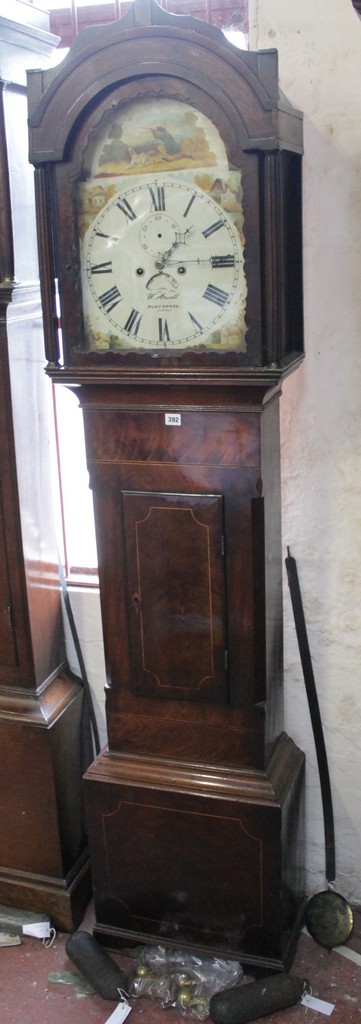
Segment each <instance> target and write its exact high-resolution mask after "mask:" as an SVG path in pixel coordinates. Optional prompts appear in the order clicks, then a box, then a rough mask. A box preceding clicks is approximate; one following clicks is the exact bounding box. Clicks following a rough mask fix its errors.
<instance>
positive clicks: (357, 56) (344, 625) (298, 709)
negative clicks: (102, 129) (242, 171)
mask: <svg viewBox="0 0 361 1024" xmlns="http://www.w3.org/2000/svg"><path fill="white" fill-rule="evenodd" d="M250 8H251V11H250V14H251V37H250V49H252V50H254V49H265V48H268V47H275V48H276V49H277V50H278V53H279V73H280V85H281V89H282V90H283V92H284V93H285V94H286V96H287V97H288V99H289V100H290V101H291V102H292V103H293V105H294V106H295V107H298V108H299V109H301V110H303V111H304V148H305V155H304V303H305V347H306V359H305V362H304V364H303V366H302V368H301V369H300V370H298V371H297V372H296V373H295V374H294V375H293V376H292V377H290V378H289V379H288V380H287V381H286V382H285V384H284V388H283V398H282V402H281V409H282V411H281V417H282V481H283V538H284V546H285V548H286V545H287V544H289V545H290V548H291V553H292V554H293V555H294V557H295V558H296V560H297V566H298V573H299V577H300V584H301V590H302V595H303V601H304V609H305V615H306V621H307V629H308V637H309V643H310V648H311V653H312V659H313V666H314V673H315V679H316V685H317V691H318V696H319V703H320V709H321V714H322V719H323V726H324V732H325V742H326V748H327V753H328V760H329V770H330V776H331V785H332V793H333V803H334V814H335V832H336V867H337V883H338V887H339V889H340V891H342V892H344V894H345V895H346V896H348V897H349V898H350V899H352V900H353V902H354V903H358V904H360V903H361V870H360V864H361V785H360V769H361V287H360V279H361V89H360V68H361V20H360V19H359V17H358V15H357V14H356V12H355V11H354V9H353V7H352V3H351V0H332V3H331V4H330V3H329V0H316V2H315V0H302V3H294V2H290V0H250ZM284 603H285V693H286V729H287V731H288V732H289V733H290V734H291V735H292V736H293V738H294V739H295V740H296V742H298V744H299V745H300V746H301V747H302V748H303V749H304V750H305V752H306V756H307V787H306V812H307V813H306V817H307V836H306V863H307V889H308V892H313V891H315V890H316V889H317V888H318V887H322V886H323V884H324V880H325V876H324V870H325V855H324V835H323V819H322V805H321V800H320V792H319V784H318V773H317V763H316V757H315V749H314V744H313V736H312V731H311V727H310V719H309V714H308V706H307V700H306V696H305V691H304V684H303V677H302V671H301V668H300V661H299V656H298V650H297V643H296V640H295V631H294V625H293V618H292V612H291V608H290V599H289V592H288V587H287V583H285V587H284Z"/></svg>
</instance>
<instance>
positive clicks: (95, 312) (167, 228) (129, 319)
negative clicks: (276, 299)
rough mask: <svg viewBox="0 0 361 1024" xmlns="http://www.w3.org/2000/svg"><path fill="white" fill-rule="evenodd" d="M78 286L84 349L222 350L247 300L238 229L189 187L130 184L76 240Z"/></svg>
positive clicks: (204, 194) (172, 183) (150, 180)
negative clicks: (79, 251) (80, 240)
mask: <svg viewBox="0 0 361 1024" xmlns="http://www.w3.org/2000/svg"><path fill="white" fill-rule="evenodd" d="M82 282H83V302H84V314H85V323H86V328H87V334H88V341H89V345H90V347H91V348H97V347H98V348H113V349H129V348H132V349H134V348H137V349H139V350H142V349H143V350H154V349H162V350H164V349H169V350H173V349H174V348H189V347H196V346H198V345H205V344H206V345H208V346H209V347H211V346H214V345H215V346H221V345H222V341H223V340H224V332H227V331H230V330H233V332H235V335H237V325H238V324H239V323H240V320H241V311H242V302H243V300H244V295H245V282H244V273H243V253H242V247H241V241H240V236H239V233H238V230H237V226H236V224H235V223H234V221H233V220H232V218H231V216H230V215H229V214H228V213H227V212H226V211H225V210H224V209H222V207H221V206H220V205H219V204H218V203H217V202H216V201H215V200H214V199H213V198H212V196H210V195H209V193H208V192H203V191H202V190H201V189H199V188H197V187H195V186H194V185H193V184H192V183H188V182H183V181H179V180H175V179H171V177H170V176H169V177H168V178H165V179H163V180H160V179H159V178H155V176H152V177H149V178H145V179H144V178H142V180H141V181H139V179H138V180H136V179H135V180H134V179H133V184H132V185H129V184H128V185H126V186H125V187H124V188H123V189H122V190H121V192H119V193H118V194H117V195H115V196H113V197H112V199H111V200H110V201H109V202H108V203H107V204H106V205H105V206H104V208H103V209H102V210H101V211H100V213H99V214H98V216H97V217H96V219H95V221H94V222H93V224H92V226H91V228H90V230H89V231H88V233H87V235H86V237H85V239H84V243H83V250H82Z"/></svg>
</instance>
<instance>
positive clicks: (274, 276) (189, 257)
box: [28, 0, 304, 969]
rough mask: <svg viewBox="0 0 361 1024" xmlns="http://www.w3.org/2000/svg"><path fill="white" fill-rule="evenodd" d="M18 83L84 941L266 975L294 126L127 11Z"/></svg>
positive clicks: (221, 45) (284, 807)
mask: <svg viewBox="0 0 361 1024" xmlns="http://www.w3.org/2000/svg"><path fill="white" fill-rule="evenodd" d="M28 89H29V114H30V153H31V160H32V161H33V163H34V164H35V167H36V183H37V208H38V225H39V243H40V262H41V267H42V291H43V307H44V316H45V326H46V340H47V357H48V373H49V374H50V376H51V377H52V379H53V380H54V381H61V382H63V383H64V382H65V383H66V384H68V385H69V386H70V387H72V388H74V389H76V392H77V394H78V397H79V401H80V404H81V406H82V409H83V413H84V425H85V435H86V448H87V462H88V468H89V477H90V486H91V488H92V491H93V496H94V510H95V520H96V531H97V545H98V555H99V579H100V592H101V606H102V619H103V630H104V645H105V654H106V663H107V672H108V681H107V690H106V715H107V729H108V746H107V748H106V749H105V750H104V751H103V752H102V754H101V755H100V756H99V757H97V759H96V760H95V761H94V763H93V764H92V765H91V767H90V768H89V770H88V771H87V772H86V775H85V794H86V805H87V822H88V834H89V844H90V855H91V863H92V875H93V881H94V892H95V907H96V926H95V932H96V935H97V937H98V938H99V939H100V940H101V941H103V942H104V943H106V944H107V945H108V946H109V945H113V946H121V945H123V944H124V943H125V944H129V942H132V941H135V942H152V943H154V942H159V941H161V942H162V943H164V944H165V945H171V946H178V947H182V948H184V947H189V948H192V949H197V950H202V951H203V952H208V953H210V952H212V953H214V952H217V953H222V955H226V954H227V955H230V956H235V957H237V958H238V959H241V960H242V961H243V962H244V963H246V964H250V965H257V966H267V967H271V968H272V967H273V968H275V969H280V968H281V967H283V966H285V965H287V964H289V963H290V961H291V958H292V951H293V948H294V944H295V940H296V937H297V934H298V928H299V923H300V917H301V913H302V900H303V872H302V854H301V850H302V824H303V799H302V792H303V767H304V757H303V754H302V752H301V751H300V750H298V748H297V747H296V746H295V744H294V743H293V741H292V739H291V738H290V737H289V736H287V735H286V734H285V732H284V729H283V698H282V588H281V575H282V573H281V566H282V550H281V514H280V451H279V398H280V392H281V383H282V378H283V376H284V375H285V374H286V373H289V372H291V371H292V370H294V369H295V368H296V367H297V366H298V364H299V363H300V361H301V360H302V358H303V342H302V273H301V154H302V117H301V115H300V114H299V112H297V111H295V110H294V109H293V108H292V107H291V106H290V105H289V103H288V102H287V101H286V100H285V98H284V97H280V93H279V87H278V73H277V53H276V51H274V50H270V51H265V52H262V53H259V54H258V53H247V52H243V51H240V50H238V49H236V48H235V47H234V46H233V45H232V44H230V43H229V42H228V41H227V40H226V39H225V37H224V36H223V34H222V32H220V31H219V30H218V29H213V28H210V27H209V26H207V25H205V24H203V23H202V22H199V21H197V20H195V19H193V18H189V17H178V16H173V15H169V14H166V13H165V12H164V11H162V10H161V8H159V7H158V6H157V4H156V3H154V2H150V3H143V2H139V0H136V2H135V3H134V4H133V6H132V7H131V8H130V9H129V11H128V13H127V15H126V16H125V17H124V18H122V19H121V20H120V21H119V22H118V23H117V24H116V25H111V26H110V27H105V28H104V27H103V28H94V29H87V30H84V31H83V32H82V33H80V35H79V36H78V38H77V40H76V41H75V43H74V44H73V46H72V47H71V49H70V52H69V55H68V56H67V57H66V59H65V60H64V61H63V63H62V64H61V65H60V66H58V67H57V68H56V69H53V70H51V71H47V72H31V73H29V76H28ZM56 282H57V287H58V290H59V299H60V309H61V340H62V348H60V344H59V333H58V320H57V316H56V312H55V301H56V294H55V293H56Z"/></svg>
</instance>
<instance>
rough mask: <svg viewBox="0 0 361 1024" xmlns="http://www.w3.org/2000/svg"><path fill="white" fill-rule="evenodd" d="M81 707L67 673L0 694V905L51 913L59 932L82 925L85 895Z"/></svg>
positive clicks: (87, 868) (74, 682)
mask: <svg viewBox="0 0 361 1024" xmlns="http://www.w3.org/2000/svg"><path fill="white" fill-rule="evenodd" d="M82 704H83V691H82V687H81V686H80V685H79V682H78V681H77V680H76V679H75V677H73V676H72V675H71V673H68V672H65V671H62V672H61V673H60V674H59V675H58V676H55V677H54V678H53V679H52V680H51V681H50V682H49V684H48V686H46V687H44V689H43V690H42V692H41V693H40V694H36V693H34V692H33V693H31V691H30V690H28V691H25V692H23V694H21V693H19V690H17V691H16V692H14V691H13V690H10V689H9V690H8V691H6V692H5V691H4V690H3V691H2V692H1V695H0V752H1V753H0V769H1V779H2V787H1V793H2V799H1V800H0V806H1V831H0V903H2V904H4V905H5V906H10V907H16V908H18V909H20V910H23V909H25V910H32V911H38V912H39V913H45V914H49V916H50V918H51V921H52V924H53V926H54V927H55V928H56V929H57V930H59V931H65V932H71V931H73V930H74V929H75V928H77V927H78V926H79V925H80V924H81V921H82V918H83V916H84V911H85V908H86V906H87V903H88V901H89V899H90V896H91V877H90V865H89V856H88V848H87V841H86V834H85V827H84V821H83V813H82V793H81V779H82V772H83V770H84V763H82V752H81V735H82V721H81V720H82ZM88 760H89V758H88Z"/></svg>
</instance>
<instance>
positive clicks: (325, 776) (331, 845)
mask: <svg viewBox="0 0 361 1024" xmlns="http://www.w3.org/2000/svg"><path fill="white" fill-rule="evenodd" d="M285 564H286V570H287V578H288V585H289V588H290V594H291V601H292V608H293V615H294V620H295V627H296V633H297V640H298V647H299V652H300V657H301V664H302V670H303V678H304V682H305V687H306V693H307V699H308V706H309V709H310V716H311V724H312V729H313V736H314V741H315V748H316V754H317V762H318V771H319V778H320V787H321V797H322V806H323V819H324V829H325V853H326V878H327V881H328V882H330V883H331V882H333V881H334V880H335V876H336V857H335V830H334V820H333V808H332V794H331V785H330V776H329V771H328V764H327V755H326V747H325V741H324V736H323V729H322V721H321V715H320V708H319V704H318V698H317V691H316V685H315V678H314V674H313V668H312V660H311V654H310V648H309V644H308V639H307V631H306V623H305V617H304V613H303V606H302V597H301V590H300V585H299V580H298V572H297V565H296V561H295V559H294V558H292V557H291V555H290V549H289V548H287V558H286V559H285Z"/></svg>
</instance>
